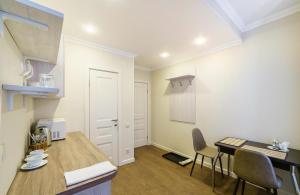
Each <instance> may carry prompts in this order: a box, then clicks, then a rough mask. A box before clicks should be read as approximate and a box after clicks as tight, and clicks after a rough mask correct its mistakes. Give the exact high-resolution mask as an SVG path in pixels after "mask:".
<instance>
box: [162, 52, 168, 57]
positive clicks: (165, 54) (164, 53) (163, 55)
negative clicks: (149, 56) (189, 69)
mask: <svg viewBox="0 0 300 195" xmlns="http://www.w3.org/2000/svg"><path fill="white" fill-rule="evenodd" d="M169 56H170V54H169V53H168V52H163V53H161V54H160V57H162V58H167V57H169Z"/></svg>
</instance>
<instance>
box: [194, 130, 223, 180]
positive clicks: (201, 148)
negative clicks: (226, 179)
mask: <svg viewBox="0 0 300 195" xmlns="http://www.w3.org/2000/svg"><path fill="white" fill-rule="evenodd" d="M192 135H193V145H194V150H195V152H196V154H195V159H194V162H193V166H192V170H191V174H190V176H192V173H193V170H194V166H195V163H196V160H197V157H198V155H201V156H202V160H201V168H202V166H203V160H204V157H207V158H210V159H211V166H212V168H213V167H214V166H213V162H214V159H215V158H216V157H217V153H218V151H217V149H215V148H211V147H208V146H207V145H206V142H205V140H204V137H203V135H202V133H201V131H200V129H198V128H195V129H193V132H192ZM219 162H220V168H221V172H222V176H224V174H223V167H222V160H221V156H219Z"/></svg>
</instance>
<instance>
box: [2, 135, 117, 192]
mask: <svg viewBox="0 0 300 195" xmlns="http://www.w3.org/2000/svg"><path fill="white" fill-rule="evenodd" d="M47 153H48V154H49V156H48V158H47V160H48V164H47V165H45V166H44V167H42V168H39V169H36V170H33V171H27V172H23V171H18V172H17V174H16V177H15V179H14V181H13V183H12V184H11V186H10V189H9V191H8V194H9V195H11V194H13V195H20V194H22V195H33V194H39V195H54V194H59V195H65V194H73V193H75V192H78V191H81V190H83V189H87V188H90V187H93V186H95V185H98V184H100V183H103V182H105V181H108V180H111V179H112V178H113V177H114V176H115V175H116V173H117V171H113V172H110V173H108V174H106V175H103V176H100V177H96V178H93V179H91V180H88V181H85V182H82V183H79V184H75V185H72V186H70V187H67V186H66V182H65V178H64V172H66V171H72V170H75V169H80V168H83V167H87V166H91V165H93V164H96V163H100V162H103V161H107V160H108V158H107V157H106V156H105V154H104V153H102V152H101V151H100V150H99V149H98V148H97V147H96V146H95V145H93V144H92V143H91V142H90V141H89V140H88V139H87V138H86V137H85V136H84V135H83V134H82V133H81V132H73V133H68V134H67V137H66V139H65V140H60V141H54V142H52V146H50V147H49V148H48V150H47Z"/></svg>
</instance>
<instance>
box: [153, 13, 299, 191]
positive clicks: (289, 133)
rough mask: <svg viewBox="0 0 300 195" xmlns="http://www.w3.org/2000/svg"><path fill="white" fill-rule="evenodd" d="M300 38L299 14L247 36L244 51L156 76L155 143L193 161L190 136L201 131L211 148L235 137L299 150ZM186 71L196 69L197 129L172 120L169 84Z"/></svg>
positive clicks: (231, 51) (201, 60)
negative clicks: (276, 142)
mask: <svg viewBox="0 0 300 195" xmlns="http://www.w3.org/2000/svg"><path fill="white" fill-rule="evenodd" d="M299 35H300V15H299V14H298V15H296V16H293V17H290V18H287V19H285V20H282V21H280V22H278V23H276V24H272V25H268V26H266V27H264V28H262V29H260V31H257V32H253V33H251V34H249V35H248V36H247V37H246V38H245V40H244V43H243V44H242V45H240V46H236V47H233V48H231V49H227V50H224V51H223V52H220V53H217V54H214V55H209V56H206V57H199V58H197V59H194V60H191V61H187V62H185V63H181V64H180V65H179V66H175V67H169V68H165V69H161V70H157V71H154V72H153V73H152V141H153V142H154V143H155V144H158V145H160V146H163V147H167V148H170V149H172V150H175V151H178V152H180V153H183V154H186V155H189V156H193V155H194V151H193V147H192V137H191V131H192V128H194V127H199V128H200V129H201V130H202V132H203V134H204V136H205V138H206V140H207V143H208V144H209V145H210V146H213V143H214V142H216V141H218V140H220V139H221V138H224V137H226V136H235V137H241V138H246V139H250V140H256V141H261V142H266V143H271V142H272V140H273V139H274V138H276V139H279V140H280V141H289V142H290V143H291V147H293V148H297V149H300V133H299V129H300V120H299V116H300V101H299V100H300V64H299V63H300V55H299V54H300V53H299V52H300V44H299V43H300V36H299ZM185 68H188V69H191V68H192V69H193V68H194V69H196V88H197V95H196V99H197V100H196V101H197V116H196V118H197V122H196V124H195V125H192V124H184V123H178V122H172V121H170V120H169V97H168V95H166V94H165V92H166V89H167V87H168V84H169V83H168V81H166V80H165V78H166V77H168V76H169V75H170V74H174V73H176V72H180V71H182V69H185ZM285 183H290V181H286V182H285ZM290 190H292V189H291V188H290Z"/></svg>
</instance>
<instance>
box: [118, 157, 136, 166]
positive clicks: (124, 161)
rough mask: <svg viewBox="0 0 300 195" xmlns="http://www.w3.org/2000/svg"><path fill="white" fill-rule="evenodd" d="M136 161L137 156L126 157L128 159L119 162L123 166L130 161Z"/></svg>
mask: <svg viewBox="0 0 300 195" xmlns="http://www.w3.org/2000/svg"><path fill="white" fill-rule="evenodd" d="M134 161H135V158H129V159H126V160H123V161H121V162H119V166H123V165H126V164H129V163H133V162H134Z"/></svg>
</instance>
